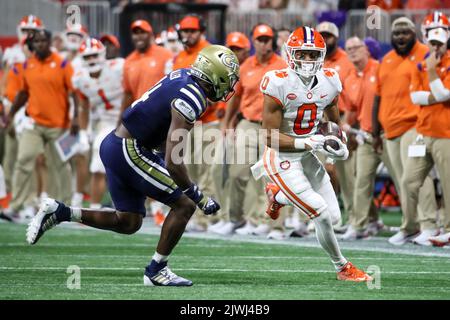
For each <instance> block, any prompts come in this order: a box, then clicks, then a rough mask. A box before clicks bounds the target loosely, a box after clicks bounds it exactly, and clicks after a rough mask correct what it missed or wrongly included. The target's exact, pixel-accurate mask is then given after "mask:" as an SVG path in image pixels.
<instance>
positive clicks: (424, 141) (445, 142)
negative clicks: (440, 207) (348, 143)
mask: <svg viewBox="0 0 450 320" xmlns="http://www.w3.org/2000/svg"><path fill="white" fill-rule="evenodd" d="M447 40H448V30H447V29H444V28H435V29H432V30H430V31H429V32H428V34H427V45H428V47H429V48H430V54H429V56H428V58H427V59H426V60H425V61H423V62H421V63H419V64H418V65H417V67H416V68H414V70H413V73H412V81H411V94H410V96H411V100H412V101H413V103H415V104H418V105H419V106H420V108H419V113H418V115H417V122H416V130H417V133H418V134H419V135H420V136H421V139H420V140H421V143H420V144H421V145H419V147H421V148H422V149H423V151H425V152H424V153H422V154H421V156H418V157H411V158H407V159H406V163H405V170H404V174H403V177H402V190H405V192H403V193H402V210H403V214H404V215H408V216H412V217H416V216H417V201H418V199H419V189H420V186H421V185H422V183H423V181H424V180H425V178H426V177H427V175H428V173H429V172H430V170H431V168H432V167H433V166H436V169H437V172H438V174H439V176H440V181H441V185H442V190H443V198H444V217H443V219H442V220H443V221H442V222H443V227H444V233H443V234H442V235H438V233H439V232H438V230H437V228H436V227H435V228H434V229H431V230H429V231H426V230H422V232H421V234H420V236H419V237H421V238H424V239H423V242H422V243H420V244H424V245H430V244H434V245H437V246H444V245H448V244H450V184H449V182H450V178H449V176H450V164H449V162H448V159H450V126H449V123H450V108H449V107H450V90H449V89H450V72H449V69H450V53H449V52H448V51H447V48H446V44H447ZM433 233H434V234H433ZM417 240H418V238H416V239H414V241H417ZM430 240H431V241H430Z"/></svg>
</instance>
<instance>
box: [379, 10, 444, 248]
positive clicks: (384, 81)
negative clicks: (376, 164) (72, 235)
mask: <svg viewBox="0 0 450 320" xmlns="http://www.w3.org/2000/svg"><path fill="white" fill-rule="evenodd" d="M391 29H392V38H391V43H392V46H393V48H394V49H392V50H391V51H389V52H388V53H387V54H386V55H385V56H384V58H383V60H382V62H381V64H380V67H379V69H378V73H377V83H376V90H375V92H376V93H375V99H374V106H373V117H372V122H373V123H372V135H373V148H374V149H375V151H376V152H379V153H381V150H382V149H383V139H384V138H386V139H387V141H386V149H387V153H388V156H389V159H390V161H391V164H392V168H393V171H394V172H393V175H394V177H393V179H394V181H398V182H400V181H401V180H402V175H403V172H404V167H405V163H406V161H407V159H408V147H409V146H410V145H411V144H413V143H414V140H415V138H416V136H417V133H416V129H415V128H414V127H415V125H416V121H417V114H418V111H419V108H418V106H417V105H416V104H414V103H413V102H412V101H411V98H410V95H409V88H410V85H411V76H412V74H411V71H412V70H413V69H414V68H415V67H416V66H415V64H417V63H418V62H420V61H422V60H423V59H424V57H425V54H426V53H427V51H428V48H427V46H426V45H424V44H421V43H420V42H419V41H418V40H417V39H416V31H415V26H414V23H413V22H412V21H411V20H409V19H408V18H406V17H401V18H398V19H396V20H394V22H393V23H392V27H391ZM381 130H384V137H383V136H382V135H381ZM403 192H406V191H404V190H403V189H402V187H401V185H400V190H399V194H400V196H401V197H402V198H403V199H404V195H402V193H403ZM418 202H419V218H418V219H417V217H416V216H411V215H408V214H405V212H404V213H403V221H402V225H401V230H400V231H399V232H398V233H397V234H395V235H394V236H392V237H391V238H390V239H389V242H390V243H391V244H394V245H402V244H405V243H406V242H408V241H409V240H412V239H413V238H414V237H415V236H416V235H417V233H418V232H419V224H420V229H422V230H430V229H433V228H435V225H436V211H437V206H436V201H435V194H434V186H433V182H432V180H431V179H430V178H429V177H427V178H426V179H425V181H424V183H423V185H422V187H421V190H420V196H419V201H418ZM402 205H403V204H402Z"/></svg>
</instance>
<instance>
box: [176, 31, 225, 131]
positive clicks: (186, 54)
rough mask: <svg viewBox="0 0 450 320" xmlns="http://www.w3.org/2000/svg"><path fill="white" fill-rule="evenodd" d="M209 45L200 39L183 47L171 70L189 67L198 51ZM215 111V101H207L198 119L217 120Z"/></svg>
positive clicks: (206, 121) (203, 120)
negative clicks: (206, 106) (203, 111)
mask: <svg viewBox="0 0 450 320" xmlns="http://www.w3.org/2000/svg"><path fill="white" fill-rule="evenodd" d="M209 45H210V43H209V42H208V41H206V40H205V39H201V40H200V41H199V42H198V43H197V44H196V45H195V46H193V47H185V49H184V50H183V51H181V52H180V53H179V54H178V55H177V56H176V57H175V60H174V63H173V70H177V69H181V68H189V67H190V66H191V65H192V64H193V63H194V61H195V59H197V55H198V53H199V52H200V51H201V50H202V49H203V48H205V47H207V46H209ZM216 112H217V103H211V102H208V108H206V111H205V113H203V114H202V116H201V117H200V121H202V122H204V123H208V122H212V121H217V120H218V119H217V115H216Z"/></svg>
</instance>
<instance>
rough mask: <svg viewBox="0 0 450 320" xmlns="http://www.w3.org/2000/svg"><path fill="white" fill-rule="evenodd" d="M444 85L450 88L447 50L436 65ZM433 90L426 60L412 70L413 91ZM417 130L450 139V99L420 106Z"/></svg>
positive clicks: (434, 136)
mask: <svg viewBox="0 0 450 320" xmlns="http://www.w3.org/2000/svg"><path fill="white" fill-rule="evenodd" d="M436 71H437V74H438V76H439V78H440V79H441V81H442V83H443V84H444V87H446V88H447V89H450V53H449V52H448V51H447V52H446V54H445V55H444V56H443V57H442V60H441V62H440V63H439V64H438V66H437V67H436ZM413 91H431V90H430V81H429V78H428V72H427V66H426V63H425V61H423V62H421V63H419V64H418V65H417V67H416V68H414V70H413V72H412V80H411V92H413ZM416 129H417V132H418V133H420V134H423V135H424V136H427V137H433V138H446V139H450V101H448V100H447V101H444V102H440V103H435V104H432V105H429V106H420V108H419V113H418V114H417V123H416Z"/></svg>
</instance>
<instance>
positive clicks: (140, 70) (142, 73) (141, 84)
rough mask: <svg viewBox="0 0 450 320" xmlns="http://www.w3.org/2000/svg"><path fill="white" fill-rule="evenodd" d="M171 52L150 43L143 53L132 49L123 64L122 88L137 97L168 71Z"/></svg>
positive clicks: (134, 97)
mask: <svg viewBox="0 0 450 320" xmlns="http://www.w3.org/2000/svg"><path fill="white" fill-rule="evenodd" d="M171 61H172V53H171V52H170V51H169V50H167V49H165V48H162V47H160V46H157V45H156V44H152V45H151V46H150V47H149V48H148V49H147V51H146V52H145V53H139V52H138V51H137V50H134V51H133V52H132V53H130V55H129V56H128V57H127V58H126V59H125V64H124V66H123V68H124V69H123V89H124V91H125V92H129V93H131V95H132V96H133V99H134V100H136V99H139V98H140V97H141V96H142V95H143V94H144V93H145V92H146V91H147V90H148V89H150V88H151V87H153V85H154V84H155V83H157V82H158V81H159V80H161V78H162V77H164V76H165V75H166V74H167V73H169V72H170V71H172V70H170V63H171Z"/></svg>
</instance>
